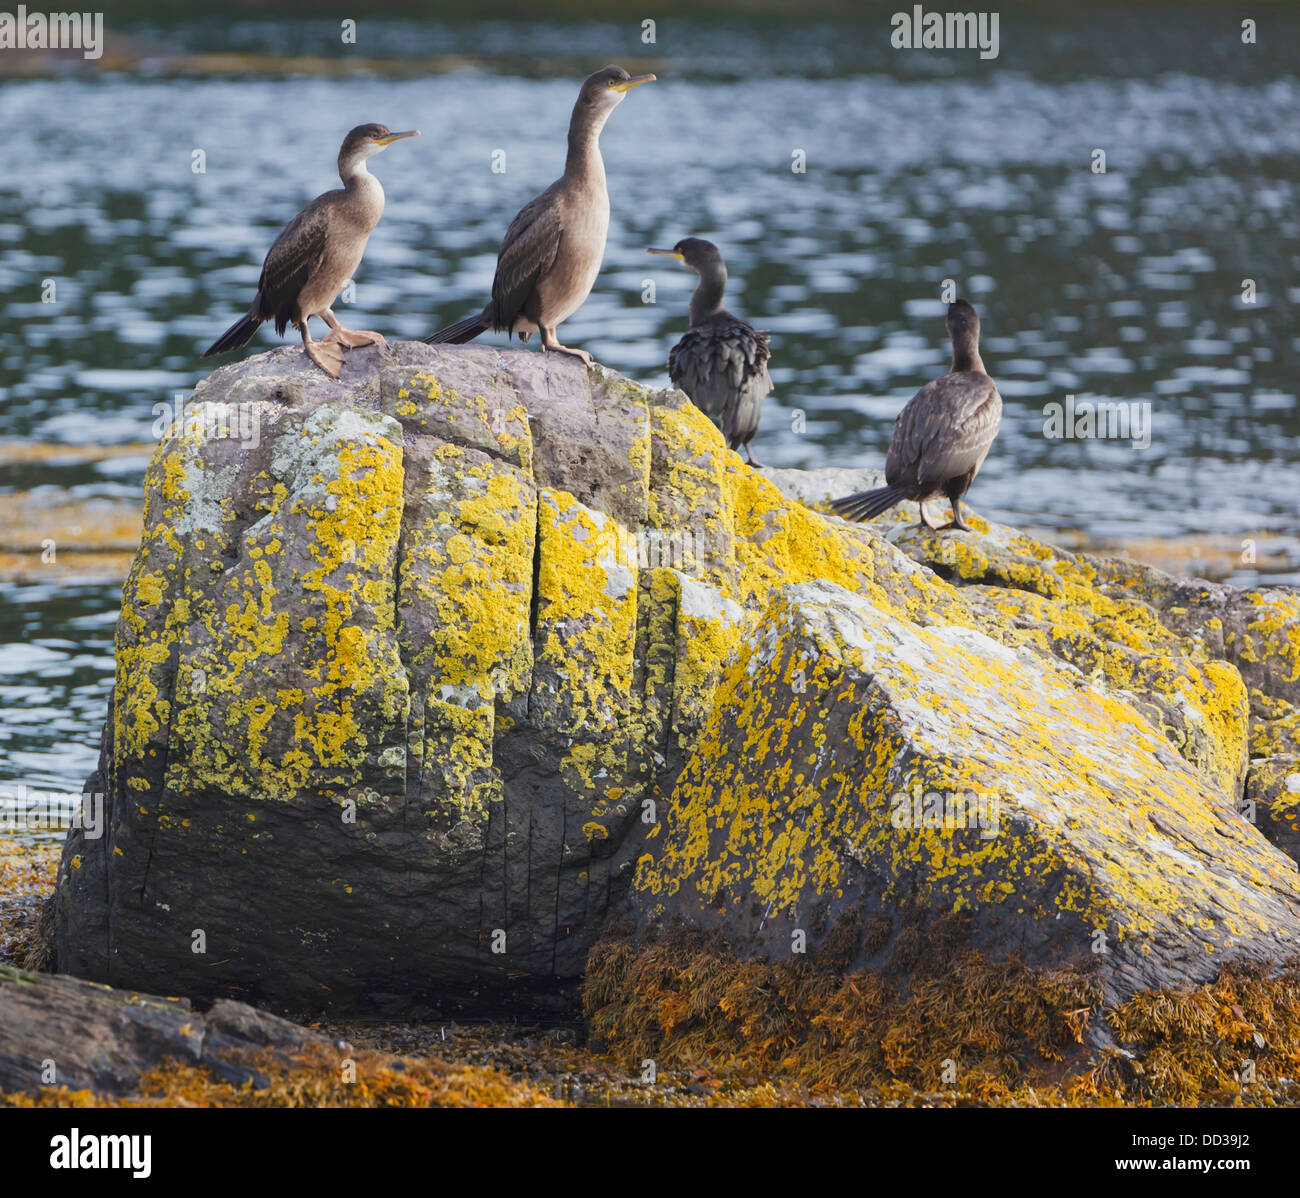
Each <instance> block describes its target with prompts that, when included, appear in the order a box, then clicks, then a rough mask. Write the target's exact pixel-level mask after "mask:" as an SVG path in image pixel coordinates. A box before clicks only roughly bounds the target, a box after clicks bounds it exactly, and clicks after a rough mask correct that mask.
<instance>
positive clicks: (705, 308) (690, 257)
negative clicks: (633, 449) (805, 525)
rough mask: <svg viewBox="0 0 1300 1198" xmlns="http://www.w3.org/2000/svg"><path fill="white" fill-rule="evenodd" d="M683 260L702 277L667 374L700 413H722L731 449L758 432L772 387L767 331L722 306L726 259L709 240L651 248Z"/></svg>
mask: <svg viewBox="0 0 1300 1198" xmlns="http://www.w3.org/2000/svg"><path fill="white" fill-rule="evenodd" d="M646 253H648V254H665V255H667V256H668V257H669V258H676V259H677V260H678V261H679V262H682V263H685V264H686V265H687V266H688V267H690V269H691V270H693V271H694V272H695V273H696V274H697V275H699V277H700V282H699V285H698V286H697V287H696V288H695V294H694V295H693V296H691V327H690V329H689V330H688V331H687V333H686V336H684V337H683V338H682V339H681V340H680V341H679V342H678V343H677V344H676V345H674V346H673V348H672V350H671V352H670V353H669V354H668V377H669V378H670V379H672V381H673V386H674V387H676V388H678V389H679V390H681V391H685V392H686V394H687V395H688V396H689V397H690V399H691V402H692V403H694V404H695V406H696V407H697V408H699V409H700V410H701V411H702V412H704V413H706V414H707V415H709V416H720V417H721V418H722V434H723V436H725V437H726V438H727V446H728V448H730V449H739V448H741V446H744V449H745V457H746V459H747V460H748V461H749V464H750V465H751V466H760V465H761V464H762V463H760V462H756V461H754V457H753V455H752V454H751V453H750V452H749V443H750V441H751V440H753V437H754V434H755V433H756V432H758V421H759V416H760V414H761V411H762V408H763V397H764V396H765V395H767V393H768V392H769V391H771V390H772V377H771V375H769V374H768V373H767V359H768V357H769V351H768V348H767V343H768V334H767V333H760V332H759V331H758V330H757V329H755V328H754V326H753V325H752V324H750V323H749V322H748V321H744V320H741V319H740V317H739V316H733V315H732V314H731V313H730V312H728V311H727V310H726V308H724V307H723V306H722V296H723V293H724V292H725V291H726V289H727V264H726V263H725V262H723V260H722V255H721V254H720V253H719V252H718V247H717V246H716V245H714V244H713V242H711V241H703V240H701V239H700V238H698V237H686V238H683V239H682V240H681V241H679V242H678V243H677V244H676V245H675V246H673V248H672V249H670V250H647V251H646Z"/></svg>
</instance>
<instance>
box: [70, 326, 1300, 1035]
mask: <svg viewBox="0 0 1300 1198" xmlns="http://www.w3.org/2000/svg"><path fill="white" fill-rule="evenodd" d="M231 428H233V429H235V430H237V431H239V430H242V432H243V435H242V436H233V437H232V436H227V435H222V433H223V432H224V431H227V430H229V429H231ZM861 484H862V479H861V477H860V472H853V471H814V472H808V473H802V472H796V471H770V472H766V473H765V472H761V471H755V470H752V469H750V468H748V467H746V466H744V465H743V464H742V463H741V461H740V459H739V457H738V456H737V455H735V454H732V453H730V452H728V451H727V450H726V448H725V445H724V444H723V442H722V439H721V437H720V435H719V434H718V433H717V432H716V430H715V429H714V428H713V426H712V425H711V424H710V423H709V422H708V420H707V419H706V418H705V417H703V416H702V415H701V414H700V413H699V412H698V411H697V410H695V409H694V408H693V407H692V406H691V405H690V404H689V402H688V401H686V400H685V398H684V397H683V396H681V395H680V394H679V393H675V392H667V391H665V392H654V393H652V392H648V391H646V390H645V389H643V388H640V387H638V386H636V385H634V384H631V383H629V382H627V381H626V380H623V379H621V378H619V377H618V376H616V375H612V374H610V373H608V372H605V371H602V370H600V369H599V368H597V369H593V370H592V371H590V372H588V371H586V370H585V369H584V368H583V367H582V366H581V365H580V364H579V363H577V362H576V361H575V360H573V359H569V358H565V357H563V356H555V355H545V356H543V355H541V354H537V353H528V352H524V351H512V352H501V351H498V350H495V349H490V348H480V347H471V348H452V347H432V346H422V345H408V344H402V345H399V346H395V347H393V348H392V349H390V350H388V351H384V350H380V349H374V348H371V349H365V350H358V351H351V352H350V353H349V355H348V360H347V365H346V368H345V372H344V375H343V379H342V381H341V382H340V383H334V382H331V381H329V380H327V379H325V378H324V377H323V376H321V375H320V374H319V372H317V371H315V370H314V368H312V367H310V365H309V364H304V362H303V359H302V357H301V355H300V354H299V353H298V352H297V351H285V350H282V351H276V352H273V353H271V354H265V355H260V356H258V357H255V358H251V359H249V360H248V361H246V362H242V363H239V364H237V365H233V366H229V367H225V368H223V369H222V370H219V371H217V372H216V373H215V374H213V375H212V376H211V377H210V378H209V379H208V380H207V381H206V382H205V383H203V384H201V385H200V386H199V388H198V389H197V390H196V392H195V394H194V406H193V407H192V409H191V410H190V411H189V413H188V415H187V418H186V420H185V421H184V422H183V424H181V425H179V426H177V427H175V428H173V429H172V430H171V431H170V433H169V434H168V435H167V436H166V437H165V438H164V440H163V441H162V443H161V444H160V446H159V448H158V451H157V453H156V454H155V455H154V458H153V461H152V463H151V465H150V468H149V472H148V476H147V506H146V513H145V522H144V534H143V539H142V544H141V549H140V552H139V554H138V555H137V558H136V561H135V563H134V566H133V568H132V570H131V574H130V577H129V578H128V580H127V583H126V585H125V587H124V592H123V611H122V616H121V619H120V622H119V625H118V632H117V658H118V666H117V682H116V688H115V694H114V700H113V703H112V709H111V714H110V719H109V720H108V722H107V724H106V727H105V734H104V743H103V750H102V754H101V762H100V768H99V771H98V774H97V776H96V777H95V778H94V779H92V780H91V783H90V786H89V789H90V790H92V791H102V792H104V793H105V795H106V796H107V803H108V806H109V811H110V818H109V824H108V831H107V834H106V835H105V836H103V837H102V838H100V839H90V838H88V837H87V836H86V835H85V834H83V833H81V832H77V831H74V832H73V833H72V835H71V836H70V838H69V841H68V843H67V845H66V846H65V850H64V856H63V861H62V865H61V868H60V877H59V887H58V892H57V896H56V942H57V952H58V967H59V968H60V969H61V970H63V971H66V972H72V973H76V974H78V975H81V976H87V977H92V978H96V979H100V980H105V981H110V982H112V983H113V984H116V985H130V986H140V987H142V988H146V989H154V990H166V991H171V992H178V991H179V992H182V993H188V994H195V995H209V996H215V995H236V996H239V997H243V998H247V999H250V1000H259V1001H262V1002H268V1003H272V1004H276V1005H279V1006H281V1007H284V1008H288V1009H292V1010H296V1011H315V1010H318V1009H322V1008H325V1009H331V1010H334V1011H341V1012H346V1011H362V1012H366V1013H370V1014H376V1013H385V1014H390V1015H418V1014H421V1013H428V1012H431V1011H439V1012H444V1011H469V1012H472V1013H475V1014H480V1015H481V1014H487V1013H492V1012H500V1011H505V1012H509V1013H512V1014H518V1013H522V1012H526V1011H531V1012H537V1011H542V1010H549V1009H554V1007H555V1006H556V1005H563V1004H566V1003H568V1002H569V1001H570V988H571V987H572V985H573V983H575V982H576V980H577V979H578V978H579V977H580V975H581V973H582V969H583V963H584V960H585V956H586V953H587V951H588V949H589V948H590V947H591V945H592V944H593V943H594V941H595V939H596V938H597V936H598V935H599V933H600V930H601V926H602V924H603V923H604V921H605V920H606V917H607V916H609V915H611V914H619V913H622V912H624V911H626V910H627V909H628V899H629V896H631V897H632V906H633V909H634V910H635V912H636V917H637V920H638V921H639V925H640V926H641V927H642V928H644V927H646V926H649V925H652V924H655V925H657V924H659V923H662V922H663V921H665V920H669V919H674V918H679V919H682V920H685V921H686V922H688V923H693V924H699V925H701V926H705V927H709V928H715V929H718V930H719V931H720V932H721V933H722V934H723V935H724V936H725V937H726V938H727V939H728V941H729V942H730V943H731V944H732V945H733V946H734V949H735V951H736V952H737V954H739V955H741V956H745V955H751V954H762V953H766V954H768V955H772V954H779V953H788V952H790V951H791V945H792V943H794V941H795V940H796V939H798V937H796V936H795V933H800V934H801V935H802V938H803V939H804V941H806V943H807V947H808V948H810V949H811V948H814V947H815V946H816V945H817V944H818V942H819V941H820V940H821V939H822V938H824V937H825V936H826V935H827V934H828V933H829V932H830V931H831V930H832V929H834V928H836V927H840V928H844V927H845V926H850V927H852V928H855V929H856V930H857V940H856V942H855V943H856V945H857V947H856V949H855V954H856V960H857V961H859V962H868V963H869V962H873V961H876V960H882V959H884V958H885V957H888V956H891V955H892V956H893V957H895V958H896V957H897V949H898V946H899V942H900V937H901V936H903V935H904V933H906V935H907V936H913V937H914V936H915V935H916V934H918V932H917V929H918V927H919V926H923V925H924V923H925V921H926V920H927V919H930V918H932V917H937V916H943V915H946V914H950V913H951V912H952V911H953V910H958V911H966V912H969V914H970V918H971V921H972V928H973V931H972V935H973V938H974V943H975V944H976V945H977V946H978V947H981V948H983V949H985V950H986V951H988V952H989V953H991V954H993V955H995V956H996V955H998V954H1008V953H1021V954H1024V955H1025V956H1026V957H1028V958H1029V959H1031V960H1039V959H1041V960H1042V961H1043V962H1045V963H1060V962H1078V961H1092V960H1096V962H1097V963H1098V965H1099V967H1100V968H1101V970H1102V974H1103V978H1104V982H1105V985H1106V987H1107V989H1108V992H1109V993H1111V994H1114V995H1122V994H1124V993H1127V992H1130V991H1132V990H1133V989H1134V988H1139V987H1144V986H1150V985H1154V984H1177V983H1178V982H1180V981H1187V980H1197V979H1201V978H1204V977H1206V976H1208V975H1209V974H1210V973H1212V972H1214V971H1215V970H1217V969H1218V968H1220V967H1221V966H1222V965H1223V964H1224V963H1226V962H1228V961H1232V960H1238V959H1249V960H1260V959H1266V958H1267V959H1274V958H1276V957H1278V956H1279V955H1282V954H1284V953H1285V952H1286V951H1287V950H1288V949H1289V948H1290V946H1292V945H1294V943H1295V937H1296V934H1297V932H1300V874H1298V873H1297V869H1296V865H1295V862H1294V861H1293V860H1292V859H1291V858H1290V857H1288V856H1287V855H1286V854H1285V853H1284V852H1282V851H1280V850H1279V848H1278V847H1276V846H1277V845H1278V844H1281V845H1286V844H1293V843H1294V842H1293V840H1288V839H1287V835H1290V834H1291V833H1293V831H1294V830H1293V829H1291V833H1287V832H1286V829H1287V828H1288V825H1287V823H1286V819H1287V816H1286V815H1285V812H1287V811H1289V812H1291V815H1290V817H1289V818H1290V819H1291V822H1292V823H1294V820H1295V815H1294V810H1295V808H1294V804H1293V805H1291V806H1290V807H1287V806H1286V803H1285V801H1283V802H1282V804H1281V805H1280V806H1279V803H1278V793H1275V792H1277V791H1278V787H1279V786H1281V787H1283V788H1285V785H1286V784H1285V778H1286V777H1287V776H1288V773H1281V774H1279V773H1278V770H1279V769H1281V768H1282V765H1283V764H1284V763H1285V761H1286V760H1288V759H1289V758H1291V757H1293V756H1295V755H1296V754H1297V753H1298V752H1300V746H1298V745H1297V743H1296V736H1297V735H1298V733H1297V729H1300V706H1298V704H1300V599H1298V598H1297V596H1296V594H1295V593H1294V592H1291V591H1288V590H1274V591H1266V592H1244V591H1240V590H1235V589H1233V588H1229V587H1222V586H1212V585H1210V584H1201V583H1197V582H1190V583H1189V582H1180V581H1177V580H1174V579H1171V578H1168V577H1167V576H1165V575H1161V574H1159V573H1158V572H1155V571H1152V570H1148V569H1145V568H1143V567H1141V566H1138V565H1136V564H1135V563H1132V562H1118V561H1104V560H1100V559H1093V558H1088V557H1083V556H1074V555H1071V554H1067V553H1064V552H1062V551H1057V550H1053V549H1052V548H1050V547H1049V546H1046V545H1043V544H1040V543H1038V542H1036V541H1033V540H1031V539H1029V538H1027V537H1024V536H1022V535H1020V534H1018V533H1016V532H1015V531H1014V530H1012V529H1006V528H1001V527H998V526H991V525H989V524H987V523H986V522H984V521H981V520H978V518H976V527H977V528H978V530H979V531H978V532H977V533H973V534H955V533H945V534H943V535H928V536H918V535H916V534H915V533H914V532H912V531H910V530H909V529H908V528H907V526H906V525H907V521H909V520H910V521H913V522H914V520H915V505H904V507H903V509H901V510H899V511H897V512H895V513H894V514H892V515H891V516H890V517H887V518H885V519H882V520H880V521H877V522H875V523H874V524H873V525H871V526H869V527H862V526H851V525H847V524H845V523H843V522H841V521H839V520H837V519H834V518H830V517H826V516H824V515H822V514H820V513H818V512H817V511H815V510H812V509H813V508H816V507H817V506H818V505H820V504H822V503H823V501H824V500H825V498H826V497H827V496H828V495H829V494H831V493H841V492H843V491H847V490H852V489H858V488H859V487H860V485H861ZM1278 778H1281V779H1283V781H1282V782H1280V783H1279V782H1278V780H1277V779H1278ZM1250 787H1253V788H1254V791H1253V793H1255V794H1256V795H1257V796H1258V797H1257V798H1256V804H1255V806H1256V810H1257V812H1261V813H1262V812H1264V811H1265V810H1267V818H1265V816H1264V815H1263V814H1260V815H1258V816H1257V822H1258V823H1259V825H1260V826H1261V827H1263V828H1265V829H1271V830H1272V833H1273V836H1274V840H1275V842H1276V843H1275V844H1271V843H1269V840H1267V839H1266V838H1265V837H1264V836H1263V835H1261V834H1260V832H1259V831H1258V830H1257V829H1256V827H1255V826H1254V825H1252V823H1251V822H1250V820H1249V819H1248V818H1246V817H1245V816H1243V813H1242V812H1243V808H1242V803H1243V795H1244V794H1245V793H1246V792H1247V790H1248V789H1249V788H1250ZM917 792H919V794H920V804H919V805H918V806H907V805H899V804H895V803H894V802H893V796H894V795H895V794H908V795H912V794H915V793H917ZM928 792H933V793H937V794H939V795H941V796H943V802H942V803H940V806H941V807H943V808H944V809H945V810H946V809H947V808H948V807H950V806H951V805H952V804H950V803H949V802H948V800H949V797H951V796H955V795H958V794H961V795H966V794H975V795H976V796H978V797H979V801H980V802H983V803H984V804H985V808H987V809H989V810H993V811H996V813H997V821H996V825H995V826H994V827H989V828H983V827H982V828H980V829H977V830H975V831H973V832H972V830H971V829H969V828H966V829H962V828H959V827H953V826H942V821H940V825H939V826H936V825H935V824H934V823H933V822H927V815H926V813H927V805H926V799H925V796H926V794H927V793H928ZM904 806H906V811H907V812H908V813H910V815H907V814H900V813H902V812H903V808H904ZM929 809H930V810H933V803H931V805H930V808H929ZM1275 813H1276V818H1274V815H1275ZM1247 814H1249V808H1247ZM899 819H903V820H904V824H903V825H898V823H897V820H899ZM907 819H911V822H912V824H913V825H914V826H911V827H908V826H906V820H907ZM985 833H991V834H988V835H985ZM634 874H635V884H634ZM846 921H848V922H847V924H846ZM1099 945H1100V946H1101V947H1104V948H1105V949H1106V950H1107V951H1106V952H1104V953H1103V952H1100V951H1099V949H1098V946H1099Z"/></svg>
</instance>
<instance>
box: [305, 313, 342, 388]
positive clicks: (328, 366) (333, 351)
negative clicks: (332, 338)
mask: <svg viewBox="0 0 1300 1198" xmlns="http://www.w3.org/2000/svg"><path fill="white" fill-rule="evenodd" d="M298 331H299V332H300V333H302V352H303V353H305V354H306V355H307V356H308V357H309V358H310V359H311V360H312V361H313V362H315V363H316V365H317V366H319V367H320V368H321V369H322V370H323V371H324V372H325V373H326V374H328V375H329V376H330V378H332V379H336V378H338V377H339V375H340V374H342V373H343V351H342V350H341V349H339V347H338V346H337V345H331V344H329V343H328V342H326V341H313V340H312V339H311V331H310V330H309V329H308V328H307V321H306V319H305V318H304V320H303V322H302V324H300V325H299V326H298Z"/></svg>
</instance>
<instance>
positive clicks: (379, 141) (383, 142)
mask: <svg viewBox="0 0 1300 1198" xmlns="http://www.w3.org/2000/svg"><path fill="white" fill-rule="evenodd" d="M419 136H420V131H419V130H418V129H408V130H407V131H406V132H405V133H390V134H389V135H388V136H387V137H376V138H375V145H377V146H391V145H392V144H393V142H395V141H401V140H402V138H404V137H419Z"/></svg>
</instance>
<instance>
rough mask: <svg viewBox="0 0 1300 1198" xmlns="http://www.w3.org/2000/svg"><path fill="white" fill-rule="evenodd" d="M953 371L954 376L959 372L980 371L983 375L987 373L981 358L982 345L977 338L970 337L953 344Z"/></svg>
mask: <svg viewBox="0 0 1300 1198" xmlns="http://www.w3.org/2000/svg"><path fill="white" fill-rule="evenodd" d="M952 369H953V373H954V374H956V373H957V371H959V370H978V371H979V372H980V373H981V374H985V373H986V371H985V370H984V360H983V359H982V358H981V357H980V343H979V342H978V341H976V340H975V338H973V337H969V338H966V339H964V340H962V341H954V342H953V345H952Z"/></svg>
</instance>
